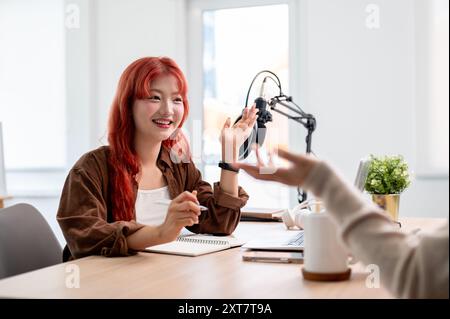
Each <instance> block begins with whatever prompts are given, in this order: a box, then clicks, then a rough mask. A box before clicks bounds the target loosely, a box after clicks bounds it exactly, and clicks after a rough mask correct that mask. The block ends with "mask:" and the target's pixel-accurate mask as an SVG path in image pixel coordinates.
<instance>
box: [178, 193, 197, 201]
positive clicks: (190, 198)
mask: <svg viewBox="0 0 450 319" xmlns="http://www.w3.org/2000/svg"><path fill="white" fill-rule="evenodd" d="M173 201H174V202H175V203H183V202H186V201H190V202H194V203H198V200H197V196H196V195H194V194H192V193H191V192H189V191H184V192H182V193H181V194H180V195H178V196H177V197H175V199H174V200H173Z"/></svg>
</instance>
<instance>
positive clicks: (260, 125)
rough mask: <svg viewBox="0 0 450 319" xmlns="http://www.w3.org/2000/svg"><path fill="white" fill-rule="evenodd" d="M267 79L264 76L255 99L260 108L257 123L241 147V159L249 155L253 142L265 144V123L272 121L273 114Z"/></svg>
mask: <svg viewBox="0 0 450 319" xmlns="http://www.w3.org/2000/svg"><path fill="white" fill-rule="evenodd" d="M266 80H267V77H265V78H264V80H263V82H262V84H261V89H260V90H259V96H258V97H257V98H256V99H255V107H256V109H257V110H258V113H257V115H258V117H257V119H256V124H255V126H254V127H253V130H252V133H251V134H250V136H249V137H248V138H247V139H246V140H245V142H244V143H243V144H242V145H241V147H240V148H239V159H240V160H242V159H245V158H247V156H248V155H249V154H250V151H251V145H252V144H254V143H257V144H258V145H259V146H262V145H263V143H264V139H265V137H266V125H265V124H266V123H267V122H271V121H272V114H271V113H270V112H269V111H268V110H267V104H268V103H267V98H266ZM241 117H242V115H241V116H239V117H238V118H237V120H236V122H238V121H239V120H240V119H241ZM236 122H235V123H236Z"/></svg>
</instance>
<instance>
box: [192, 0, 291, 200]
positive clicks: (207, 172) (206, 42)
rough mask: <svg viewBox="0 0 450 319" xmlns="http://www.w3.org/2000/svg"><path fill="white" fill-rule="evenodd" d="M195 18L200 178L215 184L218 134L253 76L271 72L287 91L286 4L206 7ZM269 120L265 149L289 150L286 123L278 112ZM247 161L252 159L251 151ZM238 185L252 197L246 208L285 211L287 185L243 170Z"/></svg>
mask: <svg viewBox="0 0 450 319" xmlns="http://www.w3.org/2000/svg"><path fill="white" fill-rule="evenodd" d="M215 3H217V2H215ZM220 3H221V4H224V3H225V2H220ZM199 17H200V19H201V34H202V37H201V39H202V40H201V41H202V52H201V56H202V61H201V69H202V70H203V72H202V76H201V78H202V83H203V87H202V94H201V101H202V103H201V104H202V110H201V113H199V114H197V116H198V117H197V119H198V118H202V119H203V121H202V123H203V124H202V126H203V127H202V150H201V154H202V156H201V159H202V164H203V177H204V179H205V180H207V181H208V182H214V181H217V180H219V178H220V169H219V168H218V167H217V163H218V162H219V160H220V159H221V145H220V141H219V134H220V130H221V128H222V126H223V124H224V123H225V120H226V118H227V117H231V118H232V121H234V120H235V119H236V118H237V117H238V116H239V115H240V113H241V111H242V109H243V107H244V102H245V97H246V94H247V90H248V87H249V85H250V82H251V80H252V78H253V77H254V76H255V74H256V73H258V72H259V71H261V70H271V71H273V72H275V73H276V74H277V75H278V76H279V78H280V80H281V83H282V85H283V90H284V91H287V92H289V74H288V69H289V6H288V4H268V5H258V6H251V7H239V8H219V9H215V8H208V7H206V8H203V10H202V11H201V15H200V16H199ZM198 31H199V30H198ZM191 80H192V78H191ZM261 81H262V78H261V79H259V82H258V81H256V82H255V84H254V86H253V88H252V91H251V94H250V98H249V105H251V104H252V103H253V100H254V99H255V98H256V97H257V94H258V91H259V86H260V84H261ZM268 87H269V90H270V89H272V90H273V91H272V92H270V91H269V95H270V94H272V93H273V95H275V94H276V93H277V90H276V87H275V85H273V86H272V87H271V86H270V85H269V86H268ZM191 114H192V113H191ZM191 116H194V121H195V113H194V114H192V115H191ZM272 116H273V123H276V125H273V124H272V123H268V125H267V127H268V135H267V138H266V142H265V145H269V144H271V145H272V146H274V145H275V144H277V145H280V144H284V146H287V144H288V123H287V121H288V120H287V119H286V118H284V117H283V116H281V115H279V114H277V113H272ZM248 160H249V161H252V160H254V154H253V153H252V154H251V155H250V156H249V158H248ZM239 184H240V185H241V186H242V187H243V188H244V189H246V190H247V191H248V192H249V193H250V194H252V196H251V197H250V200H249V202H248V204H247V205H248V206H252V207H268V208H272V207H289V189H288V188H287V187H284V186H281V185H280V184H276V183H263V182H260V181H256V180H254V179H253V178H251V177H250V176H248V175H246V174H245V173H244V172H242V173H241V174H239Z"/></svg>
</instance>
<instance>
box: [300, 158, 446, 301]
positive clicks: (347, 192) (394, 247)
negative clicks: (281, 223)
mask: <svg viewBox="0 0 450 319" xmlns="http://www.w3.org/2000/svg"><path fill="white" fill-rule="evenodd" d="M302 187H303V188H304V189H307V190H310V191H312V192H313V193H314V194H315V195H316V196H317V197H320V198H321V199H322V200H323V202H324V204H325V206H326V208H327V210H328V212H329V213H330V214H331V216H333V218H334V219H335V220H336V222H337V223H338V225H340V233H341V235H342V239H343V241H344V243H346V245H347V246H348V247H349V248H350V250H351V252H352V254H353V255H354V256H355V257H356V258H357V259H358V260H360V261H362V262H363V263H365V264H375V265H377V266H378V267H379V269H380V275H381V281H382V283H383V285H384V286H385V287H386V288H387V289H389V290H390V291H391V292H392V293H393V294H394V295H395V296H398V297H401V298H448V297H449V285H448V274H449V251H448V249H449V245H448V241H449V225H448V220H447V222H446V223H445V225H442V226H441V227H440V228H438V229H436V230H434V231H432V232H423V233H421V234H420V236H418V235H414V234H405V233H402V232H400V231H399V230H398V229H397V227H396V226H394V225H393V223H392V222H391V221H390V220H389V218H388V217H387V216H386V215H385V214H384V213H383V212H382V211H381V210H380V209H379V208H378V207H377V206H375V205H374V204H372V203H371V202H369V201H366V200H365V199H364V198H363V197H362V195H361V193H360V192H358V190H356V188H354V187H352V186H351V185H350V184H348V183H347V182H345V180H344V179H343V178H342V177H341V176H339V175H338V174H337V173H336V172H335V170H333V169H332V168H331V167H330V166H329V164H327V163H325V162H320V163H319V164H317V165H316V166H315V167H314V168H313V170H312V171H311V172H310V174H309V175H308V177H307V180H306V181H305V184H304V185H303V186H302Z"/></svg>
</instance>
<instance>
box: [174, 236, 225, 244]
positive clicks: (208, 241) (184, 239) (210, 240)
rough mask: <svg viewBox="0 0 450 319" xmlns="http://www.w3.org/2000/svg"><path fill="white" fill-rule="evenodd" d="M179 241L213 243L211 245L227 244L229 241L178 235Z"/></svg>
mask: <svg viewBox="0 0 450 319" xmlns="http://www.w3.org/2000/svg"><path fill="white" fill-rule="evenodd" d="M177 241H181V242H187V243H195V244H211V245H227V244H228V242H226V241H224V240H217V239H199V238H189V237H178V238H177Z"/></svg>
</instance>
